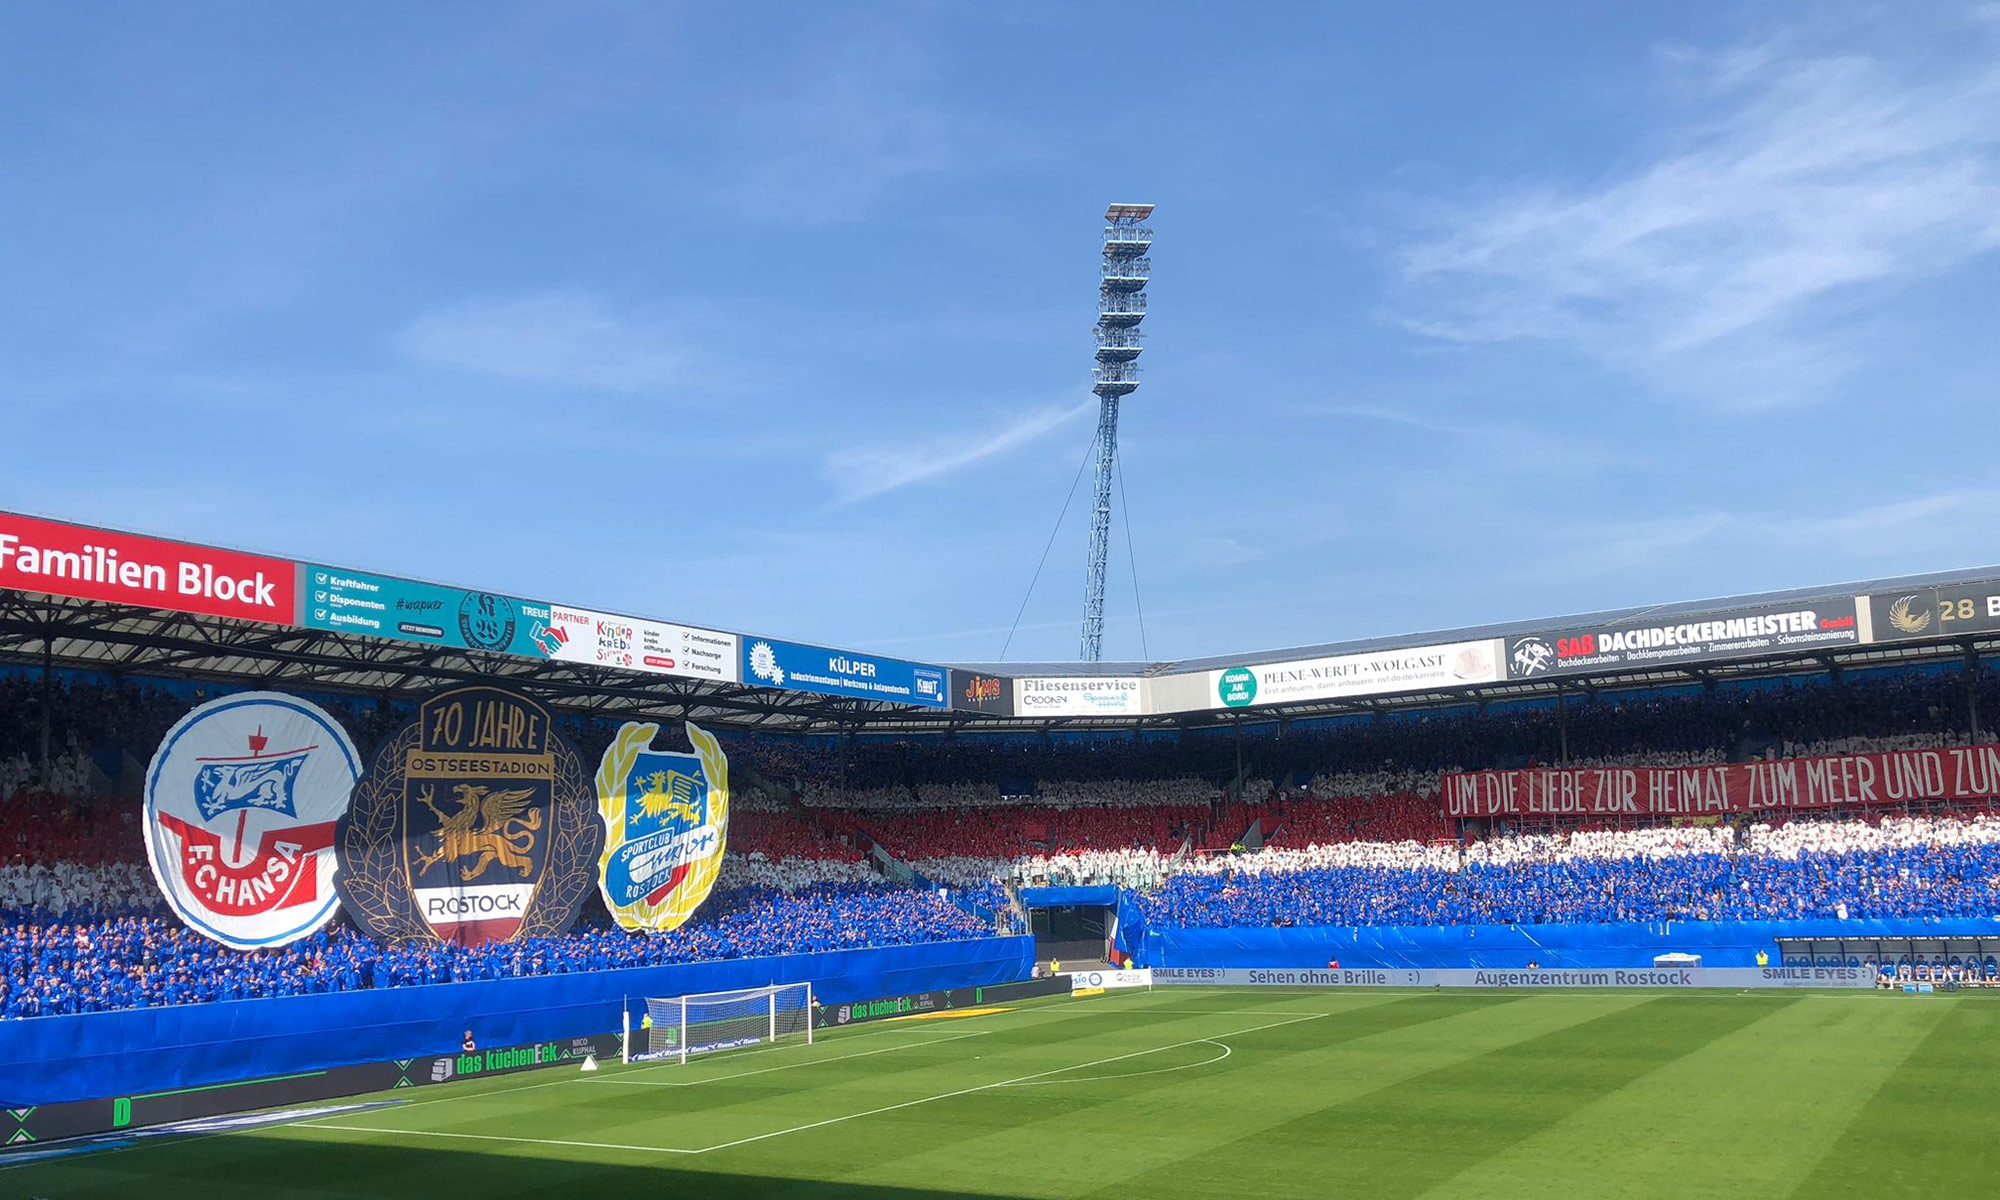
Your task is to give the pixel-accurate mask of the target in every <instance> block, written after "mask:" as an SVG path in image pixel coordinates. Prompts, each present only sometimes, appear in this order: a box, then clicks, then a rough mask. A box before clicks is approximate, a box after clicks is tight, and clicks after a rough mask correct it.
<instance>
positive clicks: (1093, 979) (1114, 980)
mask: <svg viewBox="0 0 2000 1200" xmlns="http://www.w3.org/2000/svg"><path fill="white" fill-rule="evenodd" d="M1152 986H1153V972H1152V970H1151V968H1143V967H1142V968H1141V969H1139V970H1137V971H1075V972H1072V973H1071V974H1070V977H1069V987H1070V990H1071V991H1072V992H1078V991H1103V990H1105V989H1107V988H1150V987H1152Z"/></svg>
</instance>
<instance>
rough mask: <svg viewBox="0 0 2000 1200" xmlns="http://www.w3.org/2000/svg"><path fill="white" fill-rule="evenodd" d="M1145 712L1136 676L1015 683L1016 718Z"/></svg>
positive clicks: (1121, 714) (1090, 677) (1033, 680)
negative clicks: (1140, 699)
mask: <svg viewBox="0 0 2000 1200" xmlns="http://www.w3.org/2000/svg"><path fill="white" fill-rule="evenodd" d="M1142 711H1144V706H1143V705H1142V704H1140V702H1139V678H1138V677H1137V676H1122V675H1121V676H1091V675H1075V676H1063V677H1059V678H1054V679H1016V680H1015V681H1014V715H1015V716H1018V717H1136V716H1138V715H1139V714H1140V713H1141V712H1142Z"/></svg>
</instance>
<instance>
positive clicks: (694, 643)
mask: <svg viewBox="0 0 2000 1200" xmlns="http://www.w3.org/2000/svg"><path fill="white" fill-rule="evenodd" d="M538 644H539V645H540V647H541V648H542V649H543V650H544V651H545V652H546V653H547V654H548V656H549V657H550V658H553V659H557V660H559V661H561V662H574V663H592V664H595V665H597V666H600V667H618V668H620V669H622V670H626V671H645V672H649V673H651V674H655V675H681V676H685V677H688V678H691V679H715V680H720V681H723V682H726V683H735V682H736V681H737V679H738V678H739V677H740V676H739V672H738V658H739V655H740V651H739V650H738V648H737V645H736V635H735V634H733V633H722V632H720V631H718V630H714V629H697V628H695V627H694V626H691V625H670V624H668V623H666V622H664V621H646V620H641V619H640V618H638V617H621V616H616V615H614V614H611V613H601V612H593V611H591V610H590V609H587V608H571V607H569V606H568V605H565V604H552V605H550V606H549V634H548V636H547V637H546V638H542V639H540V641H539V643H538Z"/></svg>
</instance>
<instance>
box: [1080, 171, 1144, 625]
mask: <svg viewBox="0 0 2000 1200" xmlns="http://www.w3.org/2000/svg"><path fill="white" fill-rule="evenodd" d="M1152 215H1153V206H1152V205H1150V204H1114V205H1112V206H1111V207H1109V208H1107V209H1105V210H1104V266H1103V271H1102V275H1101V277H1100V279H1099V282H1098V289H1097V368H1096V370H1094V371H1092V372H1091V375H1092V378H1093V379H1095V380H1096V382H1095V383H1094V384H1093V385H1092V387H1091V390H1092V391H1094V392H1096V393H1097V396H1098V402H1099V403H1098V413H1097V503H1096V506H1095V507H1093V508H1092V509H1091V512H1090V559H1089V562H1088V564H1087V570H1086V573H1085V576H1084V587H1083V653H1082V658H1083V661H1085V662H1101V661H1103V658H1104V570H1105V563H1106V560H1108V559H1109V558H1110V555H1111V489H1112V485H1113V484H1114V482H1115V480H1116V475H1117V471H1118V402H1119V401H1120V400H1122V399H1124V398H1125V397H1126V396H1129V395H1131V394H1132V393H1133V392H1134V391H1136V390H1137V389H1138V387H1139V353H1140V351H1142V350H1144V349H1145V344H1144V342H1143V340H1142V339H1143V336H1144V335H1143V334H1141V333H1140V332H1139V323H1140V322H1142V321H1144V320H1145V319H1146V285H1147V284H1148V283H1149V282H1151V281H1152V278H1153V260H1152V257H1151V255H1152V250H1153V231H1152V230H1151V229H1150V228H1148V227H1147V225H1146V222H1147V221H1148V220H1149V219H1150V218H1151V217H1152Z"/></svg>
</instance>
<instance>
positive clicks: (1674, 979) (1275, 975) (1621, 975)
mask: <svg viewBox="0 0 2000 1200" xmlns="http://www.w3.org/2000/svg"><path fill="white" fill-rule="evenodd" d="M1153 982H1155V983H1158V984H1163V985H1164V984H1205V985H1210V986H1225V987H1290V988H1297V987H1465V988H1473V987H1478V988H1517V987H1544V988H1858V987H1874V986H1875V974H1874V972H1872V971H1870V970H1869V969H1868V968H1866V967H1573V968H1568V969H1555V970H1551V969H1546V968H1537V969H1534V970H1526V969H1524V970H1519V971H1510V970H1506V969H1503V968H1494V967H1458V968H1447V969H1444V970H1415V969H1411V968H1407V967H1379V968H1373V967H1358V968H1338V969H1333V970H1321V969H1318V968H1309V967H1308V968H1300V967H1155V968H1154V969H1153Z"/></svg>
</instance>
